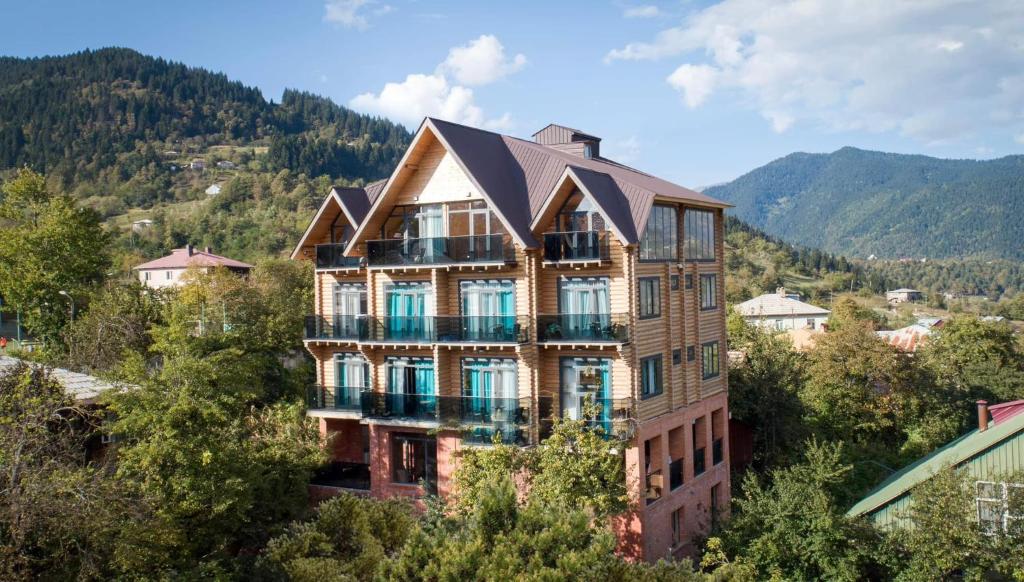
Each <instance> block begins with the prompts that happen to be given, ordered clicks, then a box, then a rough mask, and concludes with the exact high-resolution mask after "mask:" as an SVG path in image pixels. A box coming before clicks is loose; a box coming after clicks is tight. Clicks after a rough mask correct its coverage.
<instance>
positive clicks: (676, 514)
mask: <svg viewBox="0 0 1024 582" xmlns="http://www.w3.org/2000/svg"><path fill="white" fill-rule="evenodd" d="M671 519H672V547H673V548H678V547H679V546H681V545H682V544H683V508H682V507H680V508H679V509H677V510H675V511H673V512H672V518H671Z"/></svg>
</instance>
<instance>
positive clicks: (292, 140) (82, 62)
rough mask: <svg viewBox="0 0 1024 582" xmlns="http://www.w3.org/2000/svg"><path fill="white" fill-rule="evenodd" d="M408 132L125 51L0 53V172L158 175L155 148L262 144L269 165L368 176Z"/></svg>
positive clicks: (67, 176) (80, 177)
mask: <svg viewBox="0 0 1024 582" xmlns="http://www.w3.org/2000/svg"><path fill="white" fill-rule="evenodd" d="M409 139H410V135H409V132H408V131H406V130H405V129H404V128H403V127H402V126H400V125H397V124H395V123H392V122H390V121H386V120H383V119H380V118H376V117H372V116H368V115H362V114H358V113H355V112H353V111H350V110H348V109H346V108H344V107H340V106H338V105H336V104H334V103H333V102H331V101H330V100H328V99H325V98H322V97H317V96H315V95H311V94H309V93H303V92H299V91H291V90H289V91H285V93H284V96H283V98H282V101H281V103H280V104H275V103H273V102H272V101H267V100H266V99H264V97H263V95H262V94H261V93H260V91H259V90H258V89H255V88H253V87H246V86H245V85H243V84H242V83H239V82H237V81H231V80H229V79H228V78H227V76H225V75H223V74H220V73H213V72H210V71H207V70H205V69H200V68H192V67H188V66H185V65H183V64H180V63H174V62H168V61H165V60H164V59H159V58H154V57H149V56H145V55H142V54H140V53H138V52H136V51H133V50H130V49H123V48H106V49H101V50H96V51H89V50H86V51H82V52H79V53H75V54H71V55H67V56H57V57H41V58H29V59H22V58H12V57H0V170H2V169H4V168H12V167H18V166H22V165H26V164H27V165H30V166H32V167H33V168H35V169H36V170H38V171H42V172H45V173H46V174H48V175H49V176H51V177H58V178H59V179H60V180H61V182H62V185H63V186H65V187H69V186H72V185H75V184H78V183H81V182H84V181H95V180H107V179H110V178H117V179H120V180H121V181H127V180H129V179H130V178H131V177H132V176H133V175H134V174H136V173H137V172H139V171H141V170H142V169H143V168H145V167H146V166H147V165H149V164H156V166H157V169H162V170H164V172H165V173H166V172H169V171H171V170H170V168H169V165H167V164H161V161H162V160H161V155H162V152H164V151H168V150H173V151H179V150H180V151H186V150H189V151H203V150H205V149H206V148H207V147H209V146H212V145H235V146H238V145H253V144H256V145H260V146H263V147H265V148H267V152H266V156H267V159H266V162H267V166H268V169H269V170H272V171H275V170H280V169H284V168H288V169H290V170H291V171H293V172H296V173H304V174H306V175H308V176H317V175H321V174H328V175H330V176H332V177H334V178H348V179H358V178H364V179H377V178H380V177H382V176H385V175H387V174H388V173H390V171H391V168H392V167H393V165H394V163H395V160H397V159H398V158H399V156H400V154H401V152H402V150H404V148H405V145H406V144H407V143H408V142H409ZM158 150H159V151H158ZM112 169H116V170H117V172H116V174H117V175H114V176H111V175H110V170H112ZM158 173H159V172H158Z"/></svg>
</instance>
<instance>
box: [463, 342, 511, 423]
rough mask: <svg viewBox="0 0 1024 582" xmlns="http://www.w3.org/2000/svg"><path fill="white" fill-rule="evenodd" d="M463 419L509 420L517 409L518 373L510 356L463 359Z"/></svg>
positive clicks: (487, 421)
mask: <svg viewBox="0 0 1024 582" xmlns="http://www.w3.org/2000/svg"><path fill="white" fill-rule="evenodd" d="M462 376H463V382H464V386H463V390H462V396H463V406H462V413H463V414H462V416H463V420H465V421H468V422H479V423H484V424H491V423H506V422H507V423H511V422H514V421H515V420H516V419H515V416H516V413H517V411H518V408H519V399H518V398H517V395H518V393H519V388H518V381H517V378H518V374H517V366H516V361H515V360H514V359H512V358H463V360H462Z"/></svg>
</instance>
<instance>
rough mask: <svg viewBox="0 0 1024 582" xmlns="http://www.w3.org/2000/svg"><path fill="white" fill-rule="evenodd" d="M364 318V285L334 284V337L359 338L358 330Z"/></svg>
mask: <svg viewBox="0 0 1024 582" xmlns="http://www.w3.org/2000/svg"><path fill="white" fill-rule="evenodd" d="M365 317H366V284H365V283H335V284H334V321H333V325H334V335H335V337H350V338H357V337H359V330H360V328H361V327H362V326H363V320H364V318H365Z"/></svg>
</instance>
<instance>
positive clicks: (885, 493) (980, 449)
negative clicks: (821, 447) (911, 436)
mask: <svg viewBox="0 0 1024 582" xmlns="http://www.w3.org/2000/svg"><path fill="white" fill-rule="evenodd" d="M947 466H952V467H956V468H957V469H959V470H961V471H964V472H966V473H967V475H969V477H970V479H971V480H972V481H973V482H974V486H975V496H976V503H975V508H976V511H977V517H978V523H979V524H980V526H981V527H982V529H983V530H984V531H985V532H986V533H998V532H1003V531H1007V530H1009V529H1015V530H1016V531H1019V529H1020V527H1021V523H1024V522H1021V521H1020V520H1024V514H1015V513H1013V511H1012V510H1013V508H1010V507H1008V505H1007V497H1008V494H1009V496H1012V495H1013V491H1018V492H1019V491H1024V483H1015V482H1010V483H1007V482H1004V481H1002V480H1001V479H1002V478H1004V477H1005V476H1007V475H1011V474H1019V473H1020V472H1021V471H1024V400H1016V401H1014V402H1006V403H1003V404H998V405H995V406H988V404H987V403H986V402H985V401H984V400H980V401H978V428H977V429H975V430H972V431H971V432H969V433H967V434H965V435H964V436H962V437H960V438H958V439H956V440H955V441H953V442H951V443H949V444H948V445H946V446H944V447H942V448H940V449H937V450H935V451H933V452H932V453H931V454H929V455H927V456H925V457H923V458H921V459H918V460H917V461H915V462H913V463H911V464H910V465H908V466H906V467H904V468H903V469H901V470H900V471H898V472H896V473H895V474H894V475H892V476H891V477H889V478H888V479H887V480H886V481H885V482H883V483H882V484H881V485H879V486H878V487H876V488H875V489H874V490H873V491H872V492H871V493H869V494H868V495H867V496H866V497H865V498H864V499H861V500H860V501H859V502H858V503H857V504H856V505H854V506H853V508H851V509H850V511H849V515H851V516H862V515H863V516H866V517H868V518H869V519H870V520H872V521H873V522H874V523H875V524H876V525H879V526H881V527H885V528H890V527H894V526H901V527H902V526H908V525H910V520H909V518H908V517H907V516H906V515H905V513H906V510H907V509H908V508H909V507H910V504H911V503H913V495H912V493H911V490H912V489H913V488H914V487H916V486H918V485H920V484H921V483H923V482H925V481H927V480H928V479H930V478H931V477H932V476H933V475H935V474H936V473H937V472H938V471H940V470H942V469H943V468H945V467H947ZM1020 496H1021V493H1017V494H1016V497H1017V498H1018V499H1019V498H1020Z"/></svg>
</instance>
